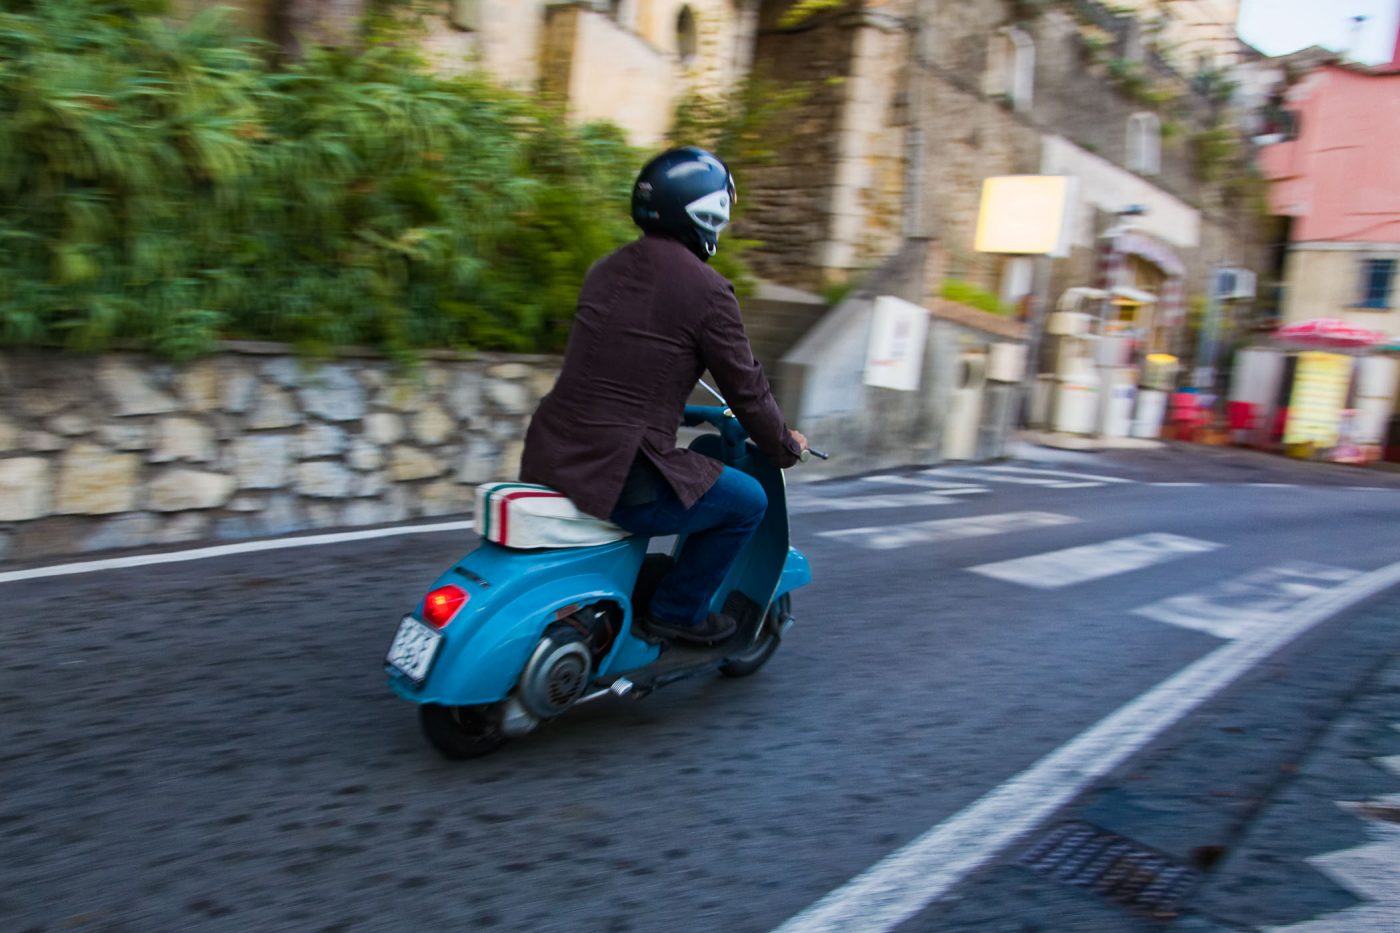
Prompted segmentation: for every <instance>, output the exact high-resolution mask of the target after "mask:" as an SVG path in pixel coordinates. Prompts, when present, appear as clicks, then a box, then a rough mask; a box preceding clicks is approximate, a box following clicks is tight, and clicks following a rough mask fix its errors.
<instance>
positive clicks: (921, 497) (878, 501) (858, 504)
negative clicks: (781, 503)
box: [788, 489, 958, 514]
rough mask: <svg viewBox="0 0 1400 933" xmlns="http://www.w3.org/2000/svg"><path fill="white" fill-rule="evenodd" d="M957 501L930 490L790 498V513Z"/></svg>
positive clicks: (899, 506)
mask: <svg viewBox="0 0 1400 933" xmlns="http://www.w3.org/2000/svg"><path fill="white" fill-rule="evenodd" d="M957 501H958V500H957V499H954V498H951V497H949V496H946V495H944V494H942V493H939V492H935V491H934V490H932V489H930V490H927V491H925V492H892V493H889V494H887V495H883V496H878V495H877V496H851V497H849V498H845V499H821V498H817V497H815V496H812V497H808V496H800V497H789V498H788V511H789V512H790V513H793V514H801V513H806V512H854V511H858V510H862V509H912V508H919V507H921V506H926V505H951V504H953V503H954V502H957Z"/></svg>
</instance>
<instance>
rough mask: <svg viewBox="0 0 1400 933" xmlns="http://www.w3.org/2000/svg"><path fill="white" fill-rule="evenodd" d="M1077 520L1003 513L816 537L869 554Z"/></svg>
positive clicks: (823, 533) (822, 533)
mask: <svg viewBox="0 0 1400 933" xmlns="http://www.w3.org/2000/svg"><path fill="white" fill-rule="evenodd" d="M1077 521H1079V519H1077V518H1075V517H1073V516H1071V515H1058V514H1056V513H1054V512H1003V513H1000V514H997V515H976V516H972V517H969V518H940V519H934V520H933V521H927V522H913V523H911V524H908V525H886V526H878V527H869V528H843V529H841V530H839V531H819V532H817V536H818V537H821V538H832V539H835V540H837V541H843V542H845V543H847V544H853V545H855V546H856V547H863V548H866V549H868V550H872V551H889V550H894V549H896V548H902V547H909V546H910V545H914V544H931V543H935V542H939V541H952V540H957V539H960V538H980V537H985V536H987V535H998V534H1005V533H1007V532H1011V531H1025V530H1028V529H1031V528H1045V527H1050V526H1053V525H1069V524H1073V523H1074V522H1077Z"/></svg>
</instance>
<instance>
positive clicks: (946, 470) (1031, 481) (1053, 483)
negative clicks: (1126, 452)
mask: <svg viewBox="0 0 1400 933" xmlns="http://www.w3.org/2000/svg"><path fill="white" fill-rule="evenodd" d="M926 473H927V474H928V475H930V476H949V477H952V478H953V479H971V480H978V481H980V482H983V483H986V482H994V483H1015V484H1016V485H1018V486H1047V487H1053V488H1056V489H1069V488H1073V487H1076V486H1102V485H1103V483H1097V482H1095V483H1066V482H1065V481H1064V480H1062V479H1051V478H1049V477H1047V476H1015V475H1010V474H1006V473H994V472H992V471H991V470H990V469H987V468H985V467H940V468H938V469H937V470H928V471H926Z"/></svg>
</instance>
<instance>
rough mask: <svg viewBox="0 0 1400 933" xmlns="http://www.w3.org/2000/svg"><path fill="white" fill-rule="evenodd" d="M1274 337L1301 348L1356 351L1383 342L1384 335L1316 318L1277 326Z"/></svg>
mask: <svg viewBox="0 0 1400 933" xmlns="http://www.w3.org/2000/svg"><path fill="white" fill-rule="evenodd" d="M1274 339H1275V340H1277V341H1278V342H1280V343H1286V344H1289V345H1290V346H1294V347H1301V348H1303V349H1315V350H1360V349H1364V348H1366V347H1372V346H1375V345H1376V344H1378V343H1383V342H1384V341H1385V339H1386V336H1385V334H1383V333H1381V332H1380V331H1378V330H1369V329H1367V328H1365V327H1357V326H1356V325H1355V324H1348V323H1347V322H1346V321H1341V320H1338V319H1336V318H1327V317H1320V318H1314V319H1312V320H1311V321H1298V322H1297V323H1294V324H1288V325H1286V326H1284V327H1280V328H1279V329H1278V330H1277V331H1275V332H1274Z"/></svg>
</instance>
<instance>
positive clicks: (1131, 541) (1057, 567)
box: [968, 532, 1223, 590]
mask: <svg viewBox="0 0 1400 933" xmlns="http://www.w3.org/2000/svg"><path fill="white" fill-rule="evenodd" d="M1218 547H1223V545H1220V544H1216V543H1215V542H1213V541H1201V540H1199V539H1197V538H1187V537H1184V536H1182V535H1173V534H1167V533H1165V532H1152V533H1149V534H1142V535H1132V536H1130V537H1127V538H1116V539H1114V540H1112V541H1101V542H1099V543H1098V544H1086V545H1082V546H1080V547H1072V548H1065V549H1064V550H1060V551H1049V552H1046V553H1044V554H1032V555H1031V556H1029V557H1018V558H1015V559H1013V560H1001V561H995V562H994V563H990V564H981V565H979V566H976V567H969V568H968V569H969V570H971V571H972V572H973V573H980V574H982V575H983V576H987V577H992V578H994V579H997V580H1003V581H1005V582H1007V583H1018V584H1020V585H1021V586H1031V587H1035V588H1036V589H1041V590H1054V589H1059V588H1061V587H1065V586H1073V585H1074V584H1076V583H1086V582H1088V581H1090V580H1098V579H1100V578H1102V577H1111V576H1113V575H1115V574H1119V573H1127V572H1128V571H1131V570H1141V569H1143V568H1145V567H1150V566H1152V565H1153V564H1159V563H1162V562H1163V561H1168V560H1174V559H1176V558H1179V557H1185V556H1187V555H1188V554H1201V553H1204V552H1206V551H1213V550H1215V549H1216V548H1218Z"/></svg>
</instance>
